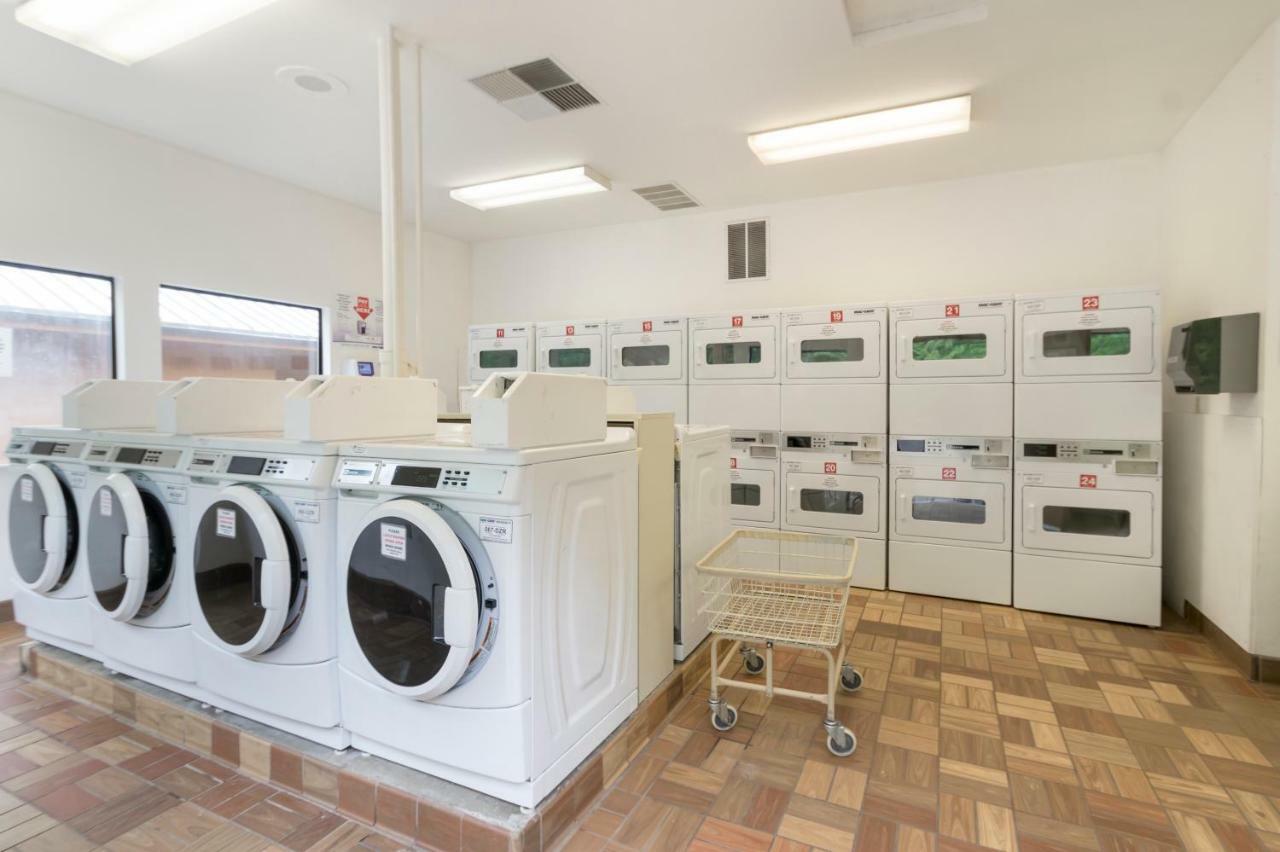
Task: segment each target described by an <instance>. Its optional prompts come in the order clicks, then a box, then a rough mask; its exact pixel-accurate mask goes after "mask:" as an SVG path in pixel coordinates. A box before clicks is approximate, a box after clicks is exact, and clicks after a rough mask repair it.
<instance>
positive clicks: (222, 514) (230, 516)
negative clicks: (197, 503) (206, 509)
mask: <svg viewBox="0 0 1280 852" xmlns="http://www.w3.org/2000/svg"><path fill="white" fill-rule="evenodd" d="M216 532H217V533H218V535H220V536H222V537H223V538H235V537H236V513H235V511H234V510H232V509H219V510H218V526H217V530H216Z"/></svg>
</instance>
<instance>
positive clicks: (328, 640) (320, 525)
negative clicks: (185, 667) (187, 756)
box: [180, 435, 348, 748]
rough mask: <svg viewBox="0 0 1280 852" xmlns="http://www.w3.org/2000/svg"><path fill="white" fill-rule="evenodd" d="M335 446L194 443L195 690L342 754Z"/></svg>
mask: <svg viewBox="0 0 1280 852" xmlns="http://www.w3.org/2000/svg"><path fill="white" fill-rule="evenodd" d="M336 460H337V445H336V444H328V443H321V442H303V441H288V440H284V439H282V438H280V437H279V436H278V435H275V436H249V435H244V436H218V437H198V438H195V439H194V440H193V441H192V451H191V454H190V456H189V459H188V462H187V465H186V472H187V474H188V476H189V492H188V495H187V501H188V523H189V525H190V527H189V529H190V535H189V538H190V544H189V546H188V547H186V548H185V549H184V550H183V551H181V552H180V557H181V559H182V562H181V564H180V568H181V570H183V571H187V572H189V573H190V575H191V579H192V587H193V591H194V594H193V602H192V603H193V605H192V607H191V626H192V634H193V641H192V645H193V661H194V665H195V670H196V677H197V681H196V683H197V687H198V689H199V690H200V692H201V694H202V696H203V698H204V700H206V701H208V702H209V703H211V704H213V705H214V706H216V707H219V708H221V709H224V710H230V711H232V712H234V713H238V714H240V715H242V716H247V717H249V718H251V719H255V720H257V721H260V722H263V723H265V724H268V725H271V726H273V727H276V728H280V729H282V730H285V731H288V732H290V733H292V734H296V735H297V736H300V737H304V738H306V739H309V740H312V741H315V742H319V743H322V744H324V745H328V746H332V747H334V748H343V747H345V746H346V745H347V743H348V738H347V734H346V731H345V730H343V728H342V727H341V725H340V722H341V716H340V713H339V708H338V677H337V641H336V638H335V631H334V624H335V623H336V620H337V609H336V602H335V601H336V594H337V593H336V590H335V588H334V582H335V578H334V557H333V549H334V544H335V541H334V538H335V528H336V496H337V495H336V492H334V490H333V487H332V483H333V471H334V466H335V463H336Z"/></svg>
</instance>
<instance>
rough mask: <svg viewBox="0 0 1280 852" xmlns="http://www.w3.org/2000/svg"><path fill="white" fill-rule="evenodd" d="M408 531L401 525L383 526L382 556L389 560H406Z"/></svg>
mask: <svg viewBox="0 0 1280 852" xmlns="http://www.w3.org/2000/svg"><path fill="white" fill-rule="evenodd" d="M406 532H407V531H406V530H405V528H404V527H402V526H400V525H399V524H383V525H382V555H383V556H385V557H387V558H388V559H399V560H400V561H401V562H403V561H404V560H405V539H406Z"/></svg>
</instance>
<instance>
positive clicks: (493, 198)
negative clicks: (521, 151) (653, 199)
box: [449, 166, 609, 210]
mask: <svg viewBox="0 0 1280 852" xmlns="http://www.w3.org/2000/svg"><path fill="white" fill-rule="evenodd" d="M608 190H609V179H608V178H607V177H605V176H604V175H602V174H599V173H598V172H596V171H594V170H593V169H591V168H590V167H589V166H574V167H573V168H571V169H560V170H559V171H554V172H543V173H542V174H538V175H526V176H525V177H518V178H508V179H507V180H496V181H493V182H492V183H478V184H476V185H475V186H463V187H459V188H458V189H451V190H449V197H450V198H452V199H453V200H454V201H461V202H462V203H463V204H469V205H470V206H472V207H474V208H476V209H477V210H492V209H493V208H495V207H510V206H511V205H512V204H527V203H529V202H530V201H545V200H547V199H548V198H563V197H564V196H566V195H586V194H587V193H590V192H607V191H608Z"/></svg>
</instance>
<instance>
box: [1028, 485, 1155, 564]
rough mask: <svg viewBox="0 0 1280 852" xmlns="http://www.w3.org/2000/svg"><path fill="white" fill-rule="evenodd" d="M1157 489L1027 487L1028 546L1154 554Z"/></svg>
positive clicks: (1147, 556) (1111, 553) (1137, 556)
mask: <svg viewBox="0 0 1280 852" xmlns="http://www.w3.org/2000/svg"><path fill="white" fill-rule="evenodd" d="M1154 518H1155V495H1154V494H1152V493H1151V492H1149V491H1112V490H1108V489H1094V488H1050V487H1047V486H1026V487H1024V488H1023V489H1022V525H1023V526H1022V543H1023V546H1024V547H1025V548H1026V549H1027V550H1048V551H1058V552H1066V553H1089V554H1095V555H1097V556H1125V557H1129V558H1133V559H1150V558H1151V556H1152V555H1153V554H1154V553H1155V521H1154Z"/></svg>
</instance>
